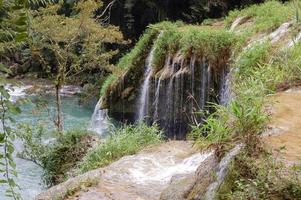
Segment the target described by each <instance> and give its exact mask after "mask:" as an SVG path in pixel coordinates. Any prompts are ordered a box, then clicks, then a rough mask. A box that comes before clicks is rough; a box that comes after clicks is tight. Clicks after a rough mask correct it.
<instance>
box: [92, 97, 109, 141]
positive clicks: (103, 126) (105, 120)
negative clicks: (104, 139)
mask: <svg viewBox="0 0 301 200" xmlns="http://www.w3.org/2000/svg"><path fill="white" fill-rule="evenodd" d="M101 105H102V98H100V99H99V101H98V102H97V104H96V106H95V109H94V112H93V115H92V117H91V122H90V126H89V128H88V130H90V131H93V132H96V133H97V134H99V135H100V136H103V135H104V134H105V133H106V132H107V131H108V128H109V117H108V110H107V109H100V106H101Z"/></svg>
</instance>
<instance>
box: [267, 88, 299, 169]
mask: <svg viewBox="0 0 301 200" xmlns="http://www.w3.org/2000/svg"><path fill="white" fill-rule="evenodd" d="M272 98H273V100H274V105H273V108H272V118H271V122H270V125H269V127H270V130H268V131H267V132H266V133H265V135H267V137H264V139H263V140H264V142H265V144H266V145H267V146H268V147H270V148H271V149H272V150H273V151H274V153H275V155H276V154H277V156H280V157H281V158H282V159H284V160H285V161H287V162H288V163H300V161H301V88H299V89H298V88H295V89H290V90H288V91H286V92H280V93H278V94H276V95H274V96H273V97H272Z"/></svg>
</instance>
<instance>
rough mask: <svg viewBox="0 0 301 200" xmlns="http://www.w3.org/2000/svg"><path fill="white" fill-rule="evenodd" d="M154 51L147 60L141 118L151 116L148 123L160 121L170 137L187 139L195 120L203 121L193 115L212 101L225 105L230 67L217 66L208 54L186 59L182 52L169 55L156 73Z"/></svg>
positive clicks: (141, 97)
mask: <svg viewBox="0 0 301 200" xmlns="http://www.w3.org/2000/svg"><path fill="white" fill-rule="evenodd" d="M154 50H155V49H154V48H153V49H152V50H151V52H150V54H149V56H148V58H147V61H146V70H145V73H144V82H143V85H142V87H141V90H140V91H141V92H140V94H141V95H140V98H139V104H138V106H139V109H138V116H139V117H138V120H140V121H141V120H143V119H145V118H147V122H148V123H150V124H151V123H154V122H155V123H157V124H158V125H159V126H160V127H161V128H162V129H163V130H164V131H165V133H166V135H167V136H168V137H169V138H176V139H183V138H185V134H186V132H187V131H188V129H189V127H188V124H190V123H192V121H191V120H194V121H195V119H197V118H198V119H199V120H200V117H189V116H193V115H194V112H195V111H198V110H200V109H202V110H204V109H206V107H205V106H206V105H207V104H208V102H215V103H221V102H223V104H224V101H226V100H227V98H226V95H227V91H228V90H227V88H228V87H225V83H226V81H227V74H228V72H227V69H226V68H227V66H226V65H220V66H219V65H218V66H214V65H212V64H210V62H209V61H208V58H206V57H198V56H196V55H195V54H192V55H191V56H190V57H188V58H186V57H184V56H183V55H181V52H178V53H177V54H175V55H170V54H169V55H168V56H167V57H166V60H165V64H164V66H163V67H162V68H161V69H160V70H158V71H156V72H155V71H153V70H152V69H151V67H152V66H151V63H152V60H153V59H154V58H153V56H154V55H153V54H154ZM190 118H191V119H190ZM192 118H193V119H192Z"/></svg>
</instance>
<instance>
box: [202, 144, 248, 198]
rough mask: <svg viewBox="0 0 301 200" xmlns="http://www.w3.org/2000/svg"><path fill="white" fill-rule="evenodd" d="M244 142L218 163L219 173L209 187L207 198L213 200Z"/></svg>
mask: <svg viewBox="0 0 301 200" xmlns="http://www.w3.org/2000/svg"><path fill="white" fill-rule="evenodd" d="M242 147H243V145H242V144H239V145H236V147H234V148H233V149H232V150H231V151H230V152H229V153H227V154H226V156H225V157H224V158H223V159H222V160H221V162H220V163H219V165H218V169H217V173H216V181H215V182H213V183H211V184H210V185H209V187H208V190H207V192H206V194H205V199H206V200H213V199H214V198H215V195H216V191H217V190H218V189H219V187H220V185H221V184H222V183H223V181H224V179H225V176H226V175H227V172H228V167H229V164H230V162H231V161H232V160H233V158H234V157H235V156H236V155H237V154H238V153H239V152H240V150H241V148H242Z"/></svg>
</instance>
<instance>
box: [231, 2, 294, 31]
mask: <svg viewBox="0 0 301 200" xmlns="http://www.w3.org/2000/svg"><path fill="white" fill-rule="evenodd" d="M237 17H247V18H251V19H252V21H253V24H252V25H249V26H248V27H245V29H244V31H248V32H250V33H256V32H263V31H270V30H273V29H275V28H277V27H279V26H280V25H281V24H282V23H284V22H286V21H289V20H291V19H293V17H294V9H293V7H292V4H291V3H286V4H283V3H281V2H279V1H275V0H272V1H267V2H265V3H263V4H256V5H252V6H250V7H248V8H245V9H243V10H235V11H231V12H230V13H229V15H228V17H226V19H225V22H226V24H227V25H228V26H230V25H231V23H232V22H233V21H234V20H235V19H236V18H237Z"/></svg>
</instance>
